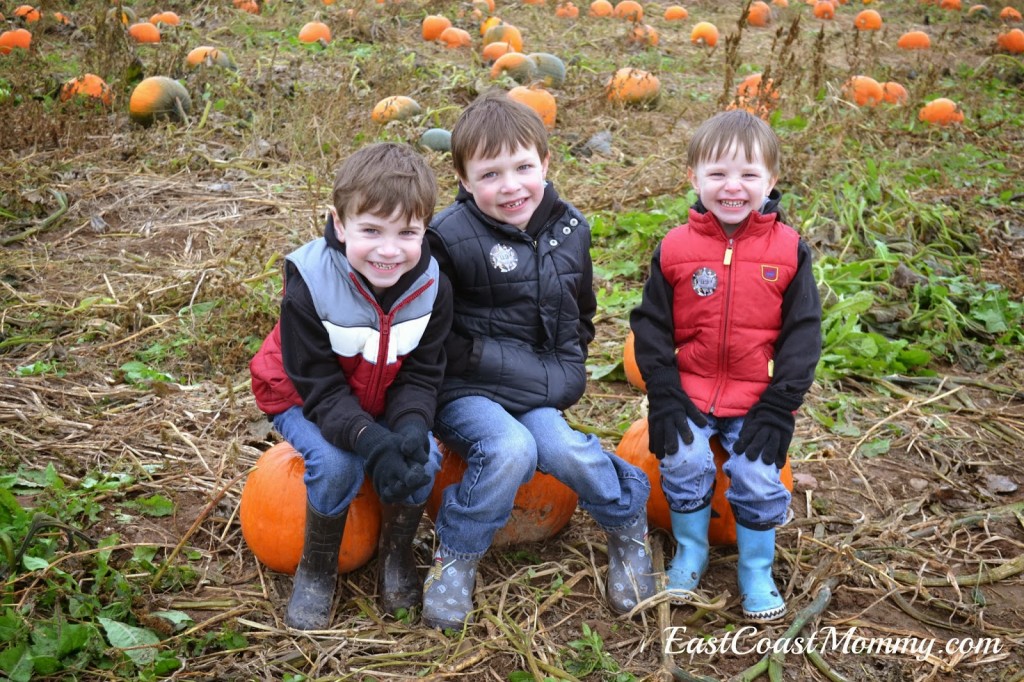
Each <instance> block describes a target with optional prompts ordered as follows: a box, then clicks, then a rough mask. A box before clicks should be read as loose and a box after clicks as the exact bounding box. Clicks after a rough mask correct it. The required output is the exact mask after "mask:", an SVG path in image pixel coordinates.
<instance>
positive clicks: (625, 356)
mask: <svg viewBox="0 0 1024 682" xmlns="http://www.w3.org/2000/svg"><path fill="white" fill-rule="evenodd" d="M635 343H636V336H635V335H634V334H633V330H632V329H631V330H629V334H627V335H626V345H625V347H624V348H623V351H622V369H624V370H625V371H626V381H628V382H629V385H630V386H632V387H633V388H638V389H640V390H641V391H643V392H644V393H646V392H647V382H646V381H644V377H643V375H642V374H641V373H640V368H639V367H638V366H637V364H636V350H635V348H634V345H635Z"/></svg>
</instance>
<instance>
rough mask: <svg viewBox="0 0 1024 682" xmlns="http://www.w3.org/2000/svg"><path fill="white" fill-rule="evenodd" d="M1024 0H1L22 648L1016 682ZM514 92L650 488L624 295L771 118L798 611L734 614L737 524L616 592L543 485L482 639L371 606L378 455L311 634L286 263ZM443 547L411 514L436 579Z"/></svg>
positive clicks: (577, 419)
mask: <svg viewBox="0 0 1024 682" xmlns="http://www.w3.org/2000/svg"><path fill="white" fill-rule="evenodd" d="M1021 10H1024V3H1022V2H1021V0H987V1H985V2H978V3H967V2H965V3H960V2H959V1H957V2H951V1H949V0H941V1H939V0H837V1H835V2H833V1H832V0H817V1H805V0H788V1H787V0H771V1H767V0H766V1H765V2H760V1H756V0H755V1H751V2H748V1H746V0H689V1H687V0H684V2H681V3H675V2H672V3H670V2H668V1H667V0H661V1H657V0H651V1H649V2H647V1H643V0H637V1H634V0H622V1H621V2H619V3H612V2H608V1H607V0H594V1H593V2H586V0H584V1H582V2H580V1H579V0H576V1H574V2H570V1H568V0H565V1H562V0H472V1H460V0H379V1H376V0H353V1H346V0H200V1H197V2H185V1H184V0H115V1H114V2H110V1H109V0H77V1H71V0H40V1H39V2H37V3H36V4H24V3H21V2H13V1H11V0H0V300H2V305H0V580H2V590H3V591H2V596H0V678H3V679H10V680H16V681H19V682H21V681H28V680H72V679H74V680H120V679H143V680H160V679H168V680H171V679H174V680H179V679H180V680H285V681H288V682H299V681H305V680H328V679H330V680H334V679H351V680H391V679H401V680H405V679H426V680H470V681H473V682H476V681H478V680H479V681H483V680H494V681H496V682H497V681H508V682H523V681H524V680H538V681H541V680H615V681H618V682H625V681H629V680H672V679H674V680H727V679H738V680H754V679H773V680H774V679H778V680H798V681H803V680H814V681H817V680H857V681H861V680H864V681H869V680H871V681H873V680H883V681H892V682H896V681H904V680H906V681H910V680H920V681H925V680H942V681H958V682H959V681H972V680H984V681H985V682H1009V681H1010V680H1024V649H1022V647H1024V490H1022V486H1024V473H1022V472H1024V469H1022V466H1021V462H1022V454H1024V449H1022V448H1024V445H1022V444H1024V354H1022V351H1021V349H1022V346H1024V32H1022V31H1024V23H1022V21H1021ZM490 88H502V89H505V90H507V91H510V92H512V93H514V94H513V95H511V96H514V97H516V98H518V99H520V101H523V102H525V103H526V104H527V105H528V106H532V107H534V108H535V109H536V110H537V112H538V115H540V116H541V117H542V119H543V120H544V122H545V125H546V126H547V128H548V130H549V131H550V135H551V142H550V144H551V154H552V155H551V162H550V166H549V170H548V179H549V180H551V181H552V182H553V183H554V184H555V186H556V187H557V188H558V191H559V193H560V194H561V195H562V196H563V197H565V198H567V199H568V200H570V201H571V202H573V203H574V204H575V205H576V206H578V207H579V208H580V209H581V210H582V211H583V213H584V214H585V215H586V216H587V217H588V220H589V222H590V226H591V232H592V235H593V249H592V255H593V259H594V283H595V289H596V291H597V296H598V311H597V316H596V319H595V322H596V326H597V338H596V339H595V340H594V342H593V343H592V344H591V346H590V354H589V359H588V371H589V378H590V382H589V385H588V390H587V393H586V395H585V396H584V398H583V399H582V400H581V401H580V403H579V404H577V405H575V406H574V407H572V408H571V409H570V410H568V411H567V417H568V419H569V420H570V421H571V422H572V423H573V424H574V425H575V426H576V427H577V428H579V429H582V430H585V431H587V432H589V433H593V434H595V435H596V436H597V437H599V438H600V439H601V440H602V442H603V443H604V444H605V446H606V448H607V449H608V450H610V451H615V450H616V449H618V450H619V453H620V454H621V455H622V456H623V457H624V458H626V459H629V460H631V461H635V462H638V463H644V464H645V467H644V468H645V470H647V471H648V472H649V474H650V475H651V477H652V478H655V479H656V478H657V468H656V467H654V466H646V465H649V464H650V463H651V458H652V455H650V454H649V453H648V452H647V451H646V438H645V437H644V436H643V434H644V433H646V424H645V423H644V421H643V420H644V419H645V417H646V409H647V406H646V397H645V393H644V388H643V384H642V379H640V377H639V373H638V371H637V369H636V364H635V359H634V358H633V357H632V347H631V344H629V343H627V338H628V336H629V325H628V318H629V312H630V310H631V309H632V308H633V307H634V306H635V305H636V304H637V303H638V302H639V300H640V294H641V289H642V286H643V283H644V281H645V277H646V273H647V269H648V264H649V262H650V258H651V255H652V253H653V251H654V249H655V247H656V246H657V244H658V242H659V240H660V239H661V237H662V236H664V234H665V233H666V232H667V231H668V230H669V229H670V228H671V227H673V226H675V225H677V224H679V223H681V222H684V221H685V220H686V216H687V210H688V208H689V206H690V205H691V204H692V203H693V202H694V201H695V199H696V196H695V193H694V192H693V190H692V189H691V188H690V185H689V183H688V182H687V180H686V171H687V169H686V166H685V150H686V145H687V142H688V141H689V139H690V137H691V135H692V133H693V131H694V129H695V128H696V127H697V126H698V125H699V124H700V123H701V122H702V121H703V120H705V119H706V118H707V117H709V116H711V115H712V114H714V113H715V112H717V111H720V110H723V109H726V108H731V107H742V108H746V109H748V110H749V111H751V112H753V113H755V114H756V115H758V116H761V117H763V118H764V119H765V120H767V121H768V122H769V123H770V124H771V125H772V127H773V128H774V129H775V130H776V132H777V133H778V134H779V137H780V138H781V141H782V151H783V156H782V173H781V177H780V178H779V183H778V188H779V189H780V190H781V191H782V193H783V200H782V207H783V209H784V211H785V214H786V217H787V221H788V222H789V223H790V224H792V225H793V226H794V227H795V228H796V229H797V230H798V231H799V232H800V233H801V234H802V236H803V238H804V239H805V240H806V241H807V242H808V244H809V245H810V246H811V249H812V251H813V253H814V258H815V264H814V272H815V276H816V278H817V280H818V284H819V293H820V295H821V299H822V304H823V329H822V331H823V339H824V348H823V356H822V360H821V362H820V364H819V366H818V371H817V381H816V383H815V385H814V387H813V389H812V390H811V392H810V394H809V396H808V398H807V401H806V402H805V404H804V406H803V407H802V408H801V410H800V412H799V414H798V417H797V428H796V437H795V438H794V442H793V445H792V447H791V450H790V468H791V472H787V479H788V477H789V473H791V474H792V489H793V501H792V505H791V510H792V518H791V520H790V521H789V522H788V523H787V524H786V525H784V526H783V527H781V528H780V529H779V531H778V543H777V544H778V548H777V552H776V559H775V569H774V570H775V576H776V580H777V582H778V584H779V587H780V589H781V590H782V591H783V593H784V596H785V598H786V601H787V605H788V607H789V615H787V616H786V618H785V619H784V620H782V621H779V622H777V623H771V624H758V625H752V624H750V623H746V622H744V621H743V615H742V609H741V608H740V604H739V594H738V590H737V584H736V547H735V545H734V544H731V539H730V538H731V537H734V535H730V533H729V530H730V529H729V528H725V529H724V530H723V534H722V536H721V539H720V540H719V541H716V544H715V545H714V546H713V548H712V553H711V563H710V568H709V569H708V572H707V574H706V576H705V578H704V580H703V582H702V584H701V587H700V590H699V591H698V592H697V593H695V594H694V595H693V597H692V598H690V599H686V598H683V597H680V596H678V595H676V596H669V595H667V594H660V595H658V596H656V597H655V598H653V599H651V600H649V601H648V602H645V603H644V604H642V605H641V606H640V607H639V608H638V609H637V610H636V612H635V613H633V614H630V615H627V616H621V617H620V616H616V615H614V614H613V613H612V612H611V611H610V610H609V608H608V607H607V605H606V603H605V600H604V598H603V596H602V595H603V594H604V579H605V573H606V568H607V548H606V546H605V544H604V543H605V540H604V537H605V536H604V534H603V533H602V532H601V531H600V529H599V528H598V527H597V526H596V525H595V524H594V522H593V520H592V519H591V518H590V517H589V516H588V515H587V514H586V513H584V512H583V511H581V510H580V509H578V508H577V509H575V511H573V510H574V496H573V495H572V493H571V491H568V490H567V489H559V488H558V486H559V485H560V484H558V483H557V481H554V480H553V479H550V480H548V478H545V477H541V476H538V477H537V478H535V479H534V481H532V482H531V486H533V487H532V488H531V489H530V490H525V489H524V490H521V491H520V497H519V498H517V499H519V500H521V502H517V505H519V506H518V507H517V515H516V516H515V517H514V519H513V522H512V523H513V524H524V525H522V526H519V527H516V526H513V527H510V528H509V529H507V532H506V533H505V534H504V535H503V538H505V540H504V541H503V542H502V544H500V545H495V547H494V548H492V550H491V551H490V552H489V553H488V555H487V556H486V557H485V558H484V560H483V562H482V563H481V565H480V572H479V577H478V580H477V585H476V593H475V603H476V605H477V607H478V609H477V611H476V612H475V613H474V617H473V622H472V623H471V624H470V625H469V626H468V627H467V628H466V629H465V630H464V631H462V632H447V633H442V632H438V631H433V630H429V629H426V628H424V627H423V626H422V625H421V624H420V622H419V618H418V614H416V613H410V614H406V615H405V616H404V617H402V618H398V619H392V618H391V617H385V616H382V615H381V614H380V613H379V612H378V610H377V608H376V594H375V591H376V587H375V586H376V570H377V566H376V558H375V557H374V556H373V554H374V552H373V547H374V543H375V541H376V535H377V533H378V528H379V525H380V517H379V509H378V507H377V506H376V505H377V502H376V498H375V496H374V495H373V494H372V491H371V490H369V487H367V488H366V489H365V490H364V493H361V494H360V498H357V501H358V502H359V504H360V505H361V509H360V512H359V514H355V513H354V514H352V515H351V516H350V518H349V524H348V528H347V530H346V538H347V540H348V541H349V542H351V543H352V549H351V552H349V551H348V550H346V553H345V557H344V558H345V559H346V561H345V562H344V563H343V564H342V565H341V566H340V568H341V569H342V570H343V572H342V573H341V574H340V578H339V589H338V592H337V597H336V601H335V604H334V610H333V620H332V629H331V630H329V631H324V632H315V633H301V632H299V631H296V630H291V629H289V628H287V627H286V626H285V624H284V618H283V616H284V607H285V603H286V601H287V599H288V596H289V593H290V589H291V576H290V575H289V571H290V570H294V562H295V553H296V552H297V551H298V549H297V544H296V542H297V541H298V536H296V535H295V530H296V529H295V526H296V525H297V524H299V523H301V521H299V520H297V519H299V518H301V516H299V517H296V516H295V515H294V514H293V513H292V512H296V513H299V512H301V510H296V509H293V506H294V505H293V504H291V503H294V502H295V501H296V499H295V498H296V497H298V498H299V499H298V502H299V504H301V495H302V492H301V491H302V483H301V472H302V468H301V464H302V463H301V460H298V461H296V460H295V458H294V457H292V456H291V454H292V453H290V451H289V450H288V448H287V446H282V445H279V444H278V443H279V438H278V437H277V436H276V435H275V434H274V433H273V432H272V430H271V428H270V425H269V423H268V422H267V420H266V418H265V417H264V415H262V414H261V413H260V412H259V411H258V410H257V408H256V405H255V402H254V400H253V397H252V394H251V391H250V387H249V370H248V362H249V360H250V358H251V357H252V355H253V353H254V352H255V350H256V349H257V348H258V347H259V344H260V343H261V341H262V339H263V337H264V336H265V335H266V334H267V332H269V331H270V329H271V328H272V326H273V324H274V322H275V320H276V318H277V315H278V306H279V303H280V296H281V290H282V279H281V270H282V259H283V257H284V256H285V255H286V254H288V253H289V252H290V251H292V250H293V249H295V248H296V247H298V246H299V245H300V244H302V243H304V242H306V241H308V240H310V239H312V238H315V237H316V236H318V235H319V234H320V232H321V230H322V228H323V221H324V217H325V212H326V207H327V202H328V201H329V200H330V194H331V184H332V181H333V172H334V169H335V168H336V167H337V165H338V164H339V162H340V160H341V159H343V158H345V157H346V156H347V155H348V154H350V153H351V152H352V151H354V150H355V149H358V148H360V147H361V146H363V145H366V144H369V143H371V142H374V141H385V140H386V141H396V142H407V143H409V144H411V145H414V146H416V148H417V149H419V150H420V152H421V153H422V154H423V155H424V158H425V159H427V161H428V163H429V164H430V166H431V167H432V168H433V169H434V170H435V171H436V173H437V176H438V179H439V184H440V189H441V198H440V201H439V203H438V209H440V208H442V207H443V206H445V205H446V204H447V203H448V202H450V201H451V199H452V198H453V197H454V195H455V191H456V182H455V177H454V173H453V171H452V168H451V158H450V154H449V151H448V150H449V147H450V130H451V127H452V125H453V123H454V122H455V120H456V118H457V117H458V115H459V113H460V112H461V111H462V109H463V108H464V107H465V106H466V105H467V104H468V103H469V102H471V101H472V100H473V99H474V97H476V95H477V94H479V93H481V92H484V91H486V90H488V89H490ZM627 436H628V437H627ZM272 448H276V449H274V450H273V452H270V453H268V451H271V450H272ZM264 453H268V454H267V456H266V457H265V458H264V459H262V460H261V457H264ZM450 457H454V456H453V455H452V456H450ZM257 462H261V463H260V464H259V465H258V467H257ZM453 464H457V462H453ZM254 471H255V472H258V473H255V474H254V473H253V472H254ZM459 475H461V473H460V472H459V471H457V470H452V471H448V472H446V474H445V476H444V480H446V481H450V480H454V478H457V477H458V476H459ZM453 477H454V478H453ZM653 485H654V487H655V489H657V487H658V482H657V480H654V481H653ZM295 491H298V492H295ZM556 508H557V509H556ZM555 511H557V514H556V515H552V513H553V512H555ZM282 519H283V520H282ZM274 522H276V523H277V524H278V525H274ZM721 523H722V524H723V525H726V526H727V525H728V523H727V519H726V518H722V519H721ZM281 524H284V525H283V526H282V525H281ZM651 525H652V528H651V533H650V535H649V540H650V544H651V549H652V552H653V557H654V562H655V565H656V567H663V566H664V565H665V563H667V562H668V560H669V559H670V558H671V556H672V552H673V549H674V542H673V541H672V539H671V535H670V534H669V533H668V532H666V530H665V529H664V528H662V527H658V526H656V525H655V524H653V523H652V524H651ZM661 525H662V526H664V525H665V524H664V523H662V524H661ZM538 527H540V528H541V530H543V533H540V534H538V533H537V532H535V531H537V529H538ZM732 530H733V531H734V529H732ZM434 542H435V539H434V534H433V526H432V522H431V520H430V516H429V515H428V514H425V515H424V518H423V520H422V523H421V525H420V528H419V532H418V534H417V540H416V546H415V551H416V554H417V557H418V559H419V560H420V563H421V565H422V568H423V570H424V574H425V570H426V566H427V564H428V562H429V560H430V557H431V556H432V554H431V553H432V550H433V545H434ZM257 556H258V557H259V558H257Z"/></svg>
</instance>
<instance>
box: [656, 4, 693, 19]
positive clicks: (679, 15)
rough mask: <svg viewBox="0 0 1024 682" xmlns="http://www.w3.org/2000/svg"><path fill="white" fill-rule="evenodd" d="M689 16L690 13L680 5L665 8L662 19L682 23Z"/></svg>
mask: <svg viewBox="0 0 1024 682" xmlns="http://www.w3.org/2000/svg"><path fill="white" fill-rule="evenodd" d="M689 16H690V13H689V12H687V11H686V8H685V7H683V6H681V5H669V6H668V7H666V8H665V14H663V15H662V18H664V19H665V21H684V20H685V19H687V18H688V17H689Z"/></svg>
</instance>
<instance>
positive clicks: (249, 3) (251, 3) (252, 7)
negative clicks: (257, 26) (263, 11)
mask: <svg viewBox="0 0 1024 682" xmlns="http://www.w3.org/2000/svg"><path fill="white" fill-rule="evenodd" d="M235 7H237V8H238V9H240V10H242V11H243V12H248V13H249V14H259V13H260V6H259V5H258V4H257V3H256V0H242V2H238V0H236V1H235Z"/></svg>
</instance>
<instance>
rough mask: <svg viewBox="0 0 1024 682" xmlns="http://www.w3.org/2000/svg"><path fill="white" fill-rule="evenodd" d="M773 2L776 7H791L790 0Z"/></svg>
mask: <svg viewBox="0 0 1024 682" xmlns="http://www.w3.org/2000/svg"><path fill="white" fill-rule="evenodd" d="M772 4H773V5H775V6H776V7H789V0H772Z"/></svg>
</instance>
